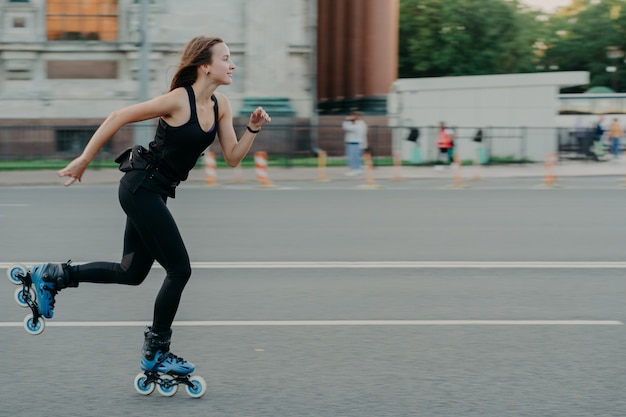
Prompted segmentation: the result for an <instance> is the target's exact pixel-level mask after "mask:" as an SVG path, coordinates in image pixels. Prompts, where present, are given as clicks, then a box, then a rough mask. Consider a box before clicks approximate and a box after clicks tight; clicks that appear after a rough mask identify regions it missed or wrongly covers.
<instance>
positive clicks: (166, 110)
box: [58, 89, 185, 186]
mask: <svg viewBox="0 0 626 417" xmlns="http://www.w3.org/2000/svg"><path fill="white" fill-rule="evenodd" d="M181 90H182V91H183V92H184V89H176V90H173V91H171V92H169V93H167V94H164V95H162V96H159V97H155V98H153V99H152V100H148V101H145V102H143V103H137V104H133V105H131V106H128V107H124V108H123V109H120V110H116V111H114V112H113V113H111V114H110V115H109V116H108V117H107V118H106V119H105V120H104V122H102V124H101V125H100V126H99V127H98V129H97V130H96V132H95V133H94V134H93V136H92V137H91V139H89V142H88V143H87V146H85V149H84V150H83V152H82V153H81V155H80V156H79V157H78V158H76V159H74V160H73V161H72V162H70V163H69V164H68V165H67V166H66V167H65V168H63V169H61V170H59V171H58V175H59V176H60V177H70V179H69V180H68V181H67V182H66V183H65V185H66V186H69V185H72V184H73V183H75V182H76V181H80V180H81V178H82V176H83V173H84V172H85V169H86V168H87V165H89V163H90V162H91V161H92V160H93V158H95V156H96V154H97V153H98V152H99V151H100V149H102V147H103V146H104V145H105V144H106V143H107V142H108V141H109V140H111V138H112V137H113V135H115V134H116V133H117V132H118V131H119V130H120V128H122V126H124V125H126V124H128V123H134V122H140V121H143V120H149V119H154V118H155V117H161V116H166V115H171V114H172V113H174V112H176V111H177V110H178V109H180V108H182V107H183V106H184V104H185V102H184V99H185V97H184V96H183V95H182V94H181ZM181 98H182V100H181ZM181 103H182V104H181Z"/></svg>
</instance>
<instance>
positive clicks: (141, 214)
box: [120, 188, 191, 332]
mask: <svg viewBox="0 0 626 417" xmlns="http://www.w3.org/2000/svg"><path fill="white" fill-rule="evenodd" d="M120 201H121V202H122V207H123V208H124V211H125V212H126V214H127V215H128V217H129V219H130V221H131V222H132V225H133V227H134V230H136V233H137V234H138V236H139V237H140V238H141V242H143V245H145V248H147V251H148V253H150V255H151V256H152V257H153V258H154V259H156V260H157V261H158V262H159V263H160V264H161V266H163V268H165V271H166V276H165V281H164V282H163V285H162V286H161V290H160V291H159V293H158V295H157V298H156V301H155V305H154V318H153V324H152V330H153V331H154V332H165V331H169V330H170V328H171V325H172V322H173V321H174V316H175V315H176V311H177V310H178V305H179V303H180V298H181V295H182V292H183V289H184V288H185V285H186V284H187V281H188V280H189V277H190V276H191V265H190V261H189V255H188V253H187V249H186V248H185V244H184V242H183V239H182V237H181V235H180V232H179V230H178V226H177V225H176V222H175V221H174V218H173V217H172V215H171V213H170V211H169V209H168V208H167V206H166V204H165V202H166V199H165V197H162V196H160V195H158V194H156V193H153V192H151V191H149V190H146V189H143V188H139V189H138V190H137V191H136V192H135V193H134V194H130V192H127V193H126V194H124V195H122V196H121V200H120ZM134 256H137V254H136V253H135V255H134ZM143 256H145V255H143ZM132 264H133V261H131V265H132Z"/></svg>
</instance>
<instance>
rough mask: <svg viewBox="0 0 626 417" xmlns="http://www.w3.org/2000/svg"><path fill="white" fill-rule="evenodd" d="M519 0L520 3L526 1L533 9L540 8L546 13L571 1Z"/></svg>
mask: <svg viewBox="0 0 626 417" xmlns="http://www.w3.org/2000/svg"><path fill="white" fill-rule="evenodd" d="M521 1H522V3H526V4H527V5H529V6H531V7H533V8H535V9H541V10H543V11H545V12H548V13H551V12H553V11H554V10H555V9H556V8H557V7H560V6H567V5H568V4H570V2H571V0H521Z"/></svg>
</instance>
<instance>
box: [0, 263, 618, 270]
mask: <svg viewBox="0 0 626 417" xmlns="http://www.w3.org/2000/svg"><path fill="white" fill-rule="evenodd" d="M54 262H56V263H61V261H54ZM36 263H42V261H39V262H26V261H21V262H0V268H9V266H12V265H15V264H23V265H27V266H29V265H33V264H36ZM72 263H73V264H81V263H84V262H72ZM191 267H192V268H194V269H281V268H282V269H285V268H291V269H322V268H338V269H373V268H404V269H428V268H439V269H458V268H465V269H564V268H565V269H624V268H626V262H617V261H616V262H594V261H590V262H584V261H583V262H567V261H554V262H550V261H546V262H544V261H536V262H535V261H501V262H500V261H498V262H486V261H485V262H483V261H432V262H421V261H371V262H369V261H367V262H360V261H354V262H353V261H345V262H343V261H337V262H335V261H329V262H325V261H319V262H317V261H302V262H300V261H287V262H272V261H269V262H192V263H191ZM153 268H159V269H161V266H160V265H158V264H156V263H155V264H154V266H153Z"/></svg>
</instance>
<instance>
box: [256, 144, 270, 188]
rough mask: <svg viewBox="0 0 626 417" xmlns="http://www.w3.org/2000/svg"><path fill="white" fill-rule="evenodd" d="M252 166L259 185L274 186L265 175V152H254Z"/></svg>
mask: <svg viewBox="0 0 626 417" xmlns="http://www.w3.org/2000/svg"><path fill="white" fill-rule="evenodd" d="M254 168H255V171H256V179H257V181H258V182H260V183H261V185H260V187H263V188H271V187H274V184H272V181H270V179H269V176H268V175H267V152H263V151H257V152H255V153H254Z"/></svg>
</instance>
